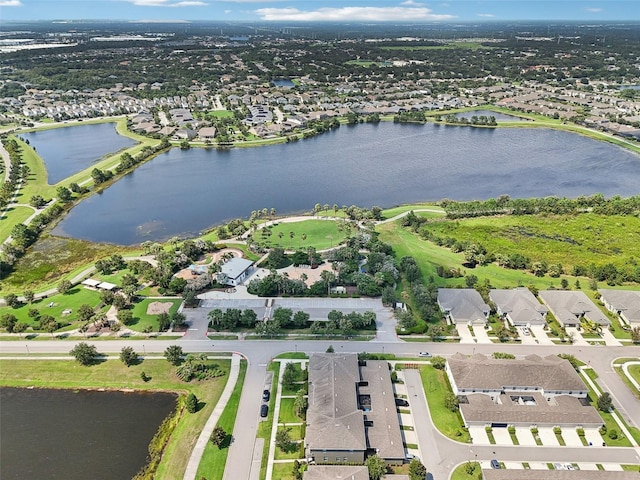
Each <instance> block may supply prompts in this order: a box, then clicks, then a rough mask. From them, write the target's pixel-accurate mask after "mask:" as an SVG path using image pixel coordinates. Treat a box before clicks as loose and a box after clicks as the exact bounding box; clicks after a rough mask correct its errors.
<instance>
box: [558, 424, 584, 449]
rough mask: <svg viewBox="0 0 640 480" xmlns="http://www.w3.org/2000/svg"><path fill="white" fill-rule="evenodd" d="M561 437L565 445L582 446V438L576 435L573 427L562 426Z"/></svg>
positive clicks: (576, 432)
mask: <svg viewBox="0 0 640 480" xmlns="http://www.w3.org/2000/svg"><path fill="white" fill-rule="evenodd" d="M562 438H563V439H564V443H566V444H567V447H582V446H583V445H582V440H580V437H579V436H578V431H577V430H576V429H575V428H563V429H562Z"/></svg>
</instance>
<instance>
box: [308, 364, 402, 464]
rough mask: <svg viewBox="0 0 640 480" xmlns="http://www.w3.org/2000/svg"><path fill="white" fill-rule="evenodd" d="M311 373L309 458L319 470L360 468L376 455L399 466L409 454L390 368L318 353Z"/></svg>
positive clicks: (310, 365)
mask: <svg viewBox="0 0 640 480" xmlns="http://www.w3.org/2000/svg"><path fill="white" fill-rule="evenodd" d="M308 368H309V407H308V410H307V430H306V436H305V451H306V455H307V457H308V458H312V459H313V460H314V461H315V463H317V464H362V463H364V460H365V458H366V456H367V455H369V454H376V453H377V454H378V455H379V456H380V457H381V458H382V459H384V460H385V461H386V462H387V463H390V464H401V463H402V462H403V461H404V458H405V451H404V445H403V443H402V434H401V432H400V425H399V422H398V415H397V410H396V406H395V400H394V395H393V387H392V385H391V376H390V374H389V364H388V362H386V361H380V360H367V361H362V362H359V361H358V357H357V355H355V354H335V353H316V354H313V355H311V357H310V358H309V367H308Z"/></svg>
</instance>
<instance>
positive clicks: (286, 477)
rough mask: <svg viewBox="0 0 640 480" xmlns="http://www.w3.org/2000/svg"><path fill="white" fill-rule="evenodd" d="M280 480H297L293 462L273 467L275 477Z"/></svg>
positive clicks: (277, 464) (276, 464)
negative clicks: (294, 474)
mask: <svg viewBox="0 0 640 480" xmlns="http://www.w3.org/2000/svg"><path fill="white" fill-rule="evenodd" d="M272 478H277V479H278V480H295V477H294V476H293V462H291V463H289V462H287V463H275V464H274V465H273V476H272Z"/></svg>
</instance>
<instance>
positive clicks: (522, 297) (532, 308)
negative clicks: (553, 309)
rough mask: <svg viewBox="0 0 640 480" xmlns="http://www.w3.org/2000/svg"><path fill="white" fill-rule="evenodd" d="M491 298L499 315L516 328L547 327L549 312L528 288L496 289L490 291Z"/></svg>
mask: <svg viewBox="0 0 640 480" xmlns="http://www.w3.org/2000/svg"><path fill="white" fill-rule="evenodd" d="M489 298H490V299H491V301H492V302H493V303H495V304H496V309H497V311H498V315H500V316H501V317H503V318H505V319H506V320H507V321H508V322H509V323H510V324H511V325H513V326H516V327H521V326H527V327H530V326H531V325H545V324H546V318H545V317H546V315H547V312H548V311H549V310H548V309H547V307H545V306H544V305H542V304H541V303H540V302H538V300H537V299H536V297H534V296H533V293H531V292H530V291H529V289H528V288H513V289H508V290H504V289H496V290H490V291H489Z"/></svg>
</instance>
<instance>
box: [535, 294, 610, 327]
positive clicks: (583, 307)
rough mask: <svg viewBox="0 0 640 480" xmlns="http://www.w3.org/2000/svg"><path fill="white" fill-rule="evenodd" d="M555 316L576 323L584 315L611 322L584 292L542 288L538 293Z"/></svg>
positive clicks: (600, 322) (595, 320) (597, 320)
mask: <svg viewBox="0 0 640 480" xmlns="http://www.w3.org/2000/svg"><path fill="white" fill-rule="evenodd" d="M538 295H539V296H540V298H541V299H542V300H543V301H544V303H546V304H547V305H548V306H549V308H550V309H551V311H552V312H553V314H554V316H555V317H556V318H557V319H558V320H559V321H561V322H563V323H566V322H570V323H571V324H575V323H576V322H577V317H579V316H581V315H584V316H585V317H586V318H587V319H589V320H591V321H592V322H596V323H598V324H600V325H609V324H610V323H611V322H610V321H609V319H608V318H607V317H606V316H605V314H604V313H602V312H601V311H600V309H599V308H598V307H597V306H596V304H595V303H593V302H592V301H591V300H589V297H587V295H586V294H585V293H584V292H576V291H566V290H542V291H540V293H539V294H538Z"/></svg>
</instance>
